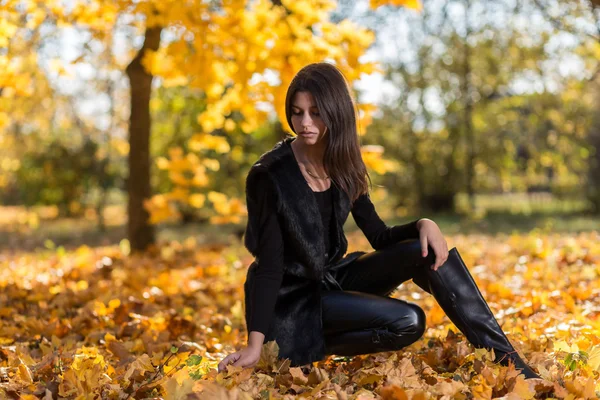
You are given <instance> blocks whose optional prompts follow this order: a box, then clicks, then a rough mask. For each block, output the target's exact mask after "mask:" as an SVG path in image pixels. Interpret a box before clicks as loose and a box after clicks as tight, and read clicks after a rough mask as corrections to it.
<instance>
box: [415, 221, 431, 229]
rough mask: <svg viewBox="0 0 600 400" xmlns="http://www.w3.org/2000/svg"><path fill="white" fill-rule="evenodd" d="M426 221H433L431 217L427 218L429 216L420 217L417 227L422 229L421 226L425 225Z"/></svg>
mask: <svg viewBox="0 0 600 400" xmlns="http://www.w3.org/2000/svg"><path fill="white" fill-rule="evenodd" d="M425 221H431V220H430V219H427V218H421V219H418V220H417V229H418V230H421V227H423V223H424V222H425Z"/></svg>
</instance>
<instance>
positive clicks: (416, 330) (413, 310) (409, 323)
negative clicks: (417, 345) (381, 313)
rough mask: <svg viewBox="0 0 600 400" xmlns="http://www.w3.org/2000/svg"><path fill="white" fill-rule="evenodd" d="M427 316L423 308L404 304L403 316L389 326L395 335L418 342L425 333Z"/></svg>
mask: <svg viewBox="0 0 600 400" xmlns="http://www.w3.org/2000/svg"><path fill="white" fill-rule="evenodd" d="M426 319H427V318H426V316H425V312H424V311H423V309H422V308H421V307H419V306H418V305H416V304H413V303H407V302H404V305H403V307H402V315H400V316H399V317H398V318H397V319H396V320H394V321H393V322H392V323H390V324H389V326H388V328H389V330H390V331H391V332H393V333H394V334H397V335H400V336H404V337H406V336H410V337H412V338H413V339H414V340H413V341H416V340H417V339H419V338H420V337H421V336H423V334H424V333H425V329H426V325H427V324H426Z"/></svg>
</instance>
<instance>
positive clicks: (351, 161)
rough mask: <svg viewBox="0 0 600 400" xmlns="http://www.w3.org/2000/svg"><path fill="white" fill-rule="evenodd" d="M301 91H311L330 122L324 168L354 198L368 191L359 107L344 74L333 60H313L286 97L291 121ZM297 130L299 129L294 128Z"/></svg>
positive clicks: (322, 112) (291, 86)
mask: <svg viewBox="0 0 600 400" xmlns="http://www.w3.org/2000/svg"><path fill="white" fill-rule="evenodd" d="M298 92H310V93H311V94H312V96H313V97H314V99H315V102H316V103H317V108H318V109H319V113H320V114H321V118H322V119H323V122H324V123H325V126H327V133H326V134H325V137H324V139H325V141H326V144H325V154H324V160H323V163H324V165H323V166H324V168H325V171H326V172H327V174H328V175H329V176H330V177H331V179H332V181H333V182H335V184H336V185H337V186H338V188H339V189H341V190H343V191H345V192H346V194H347V195H348V197H349V198H350V200H351V202H354V201H355V200H356V199H357V198H358V197H359V196H360V195H361V194H363V193H367V192H368V184H367V178H368V179H369V181H370V180H371V177H370V176H369V173H368V172H367V167H366V166H365V163H364V161H363V159H362V155H361V152H360V143H359V137H358V132H357V130H356V118H357V115H356V107H355V104H354V101H353V99H352V96H351V95H350V88H349V85H348V82H347V81H346V79H345V77H344V75H343V74H342V73H341V72H340V71H339V70H338V69H337V68H336V67H335V66H334V65H332V64H329V63H324V62H322V63H314V64H309V65H307V66H305V67H304V68H302V69H301V70H300V71H299V72H298V73H297V74H296V76H295V77H294V79H292V82H291V83H290V86H289V88H288V90H287V94H286V97H285V116H286V118H287V122H288V124H289V125H290V127H291V128H292V130H294V126H293V124H292V102H293V100H294V96H295V95H296V93H298ZM294 133H296V134H297V132H295V131H294Z"/></svg>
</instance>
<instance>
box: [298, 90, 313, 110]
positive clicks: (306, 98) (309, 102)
mask: <svg viewBox="0 0 600 400" xmlns="http://www.w3.org/2000/svg"><path fill="white" fill-rule="evenodd" d="M292 106H293V107H296V108H302V107H316V106H317V105H316V104H315V100H314V98H313V95H312V93H310V92H297V93H296V94H295V95H294V99H293V101H292Z"/></svg>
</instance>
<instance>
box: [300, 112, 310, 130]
mask: <svg viewBox="0 0 600 400" xmlns="http://www.w3.org/2000/svg"><path fill="white" fill-rule="evenodd" d="M311 125H312V118H311V117H310V114H305V115H304V116H303V117H302V127H303V128H307V127H310V126H311Z"/></svg>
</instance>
